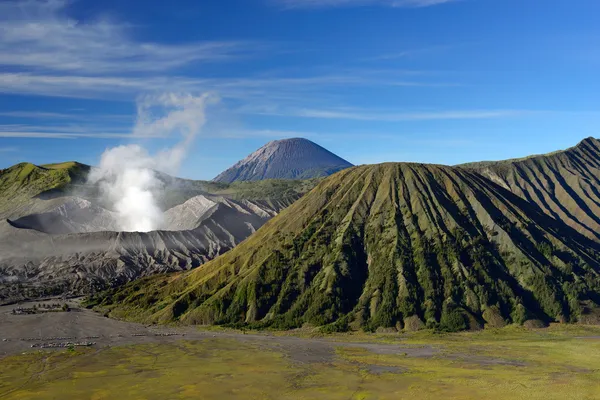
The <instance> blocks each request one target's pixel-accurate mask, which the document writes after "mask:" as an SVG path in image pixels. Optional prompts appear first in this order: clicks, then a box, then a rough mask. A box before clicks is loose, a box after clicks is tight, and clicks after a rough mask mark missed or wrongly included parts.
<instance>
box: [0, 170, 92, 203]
mask: <svg viewBox="0 0 600 400" xmlns="http://www.w3.org/2000/svg"><path fill="white" fill-rule="evenodd" d="M88 171H89V167H88V166H87V165H84V164H79V163H76V162H66V163H61V164H51V165H46V166H37V165H34V164H31V163H21V164H17V165H14V166H12V167H10V168H7V169H3V170H0V214H3V213H5V212H7V211H9V210H10V209H12V208H15V207H18V206H20V205H22V204H23V203H26V202H27V201H28V200H30V199H31V198H32V197H35V196H38V195H40V194H42V193H44V192H47V191H50V190H59V189H62V188H65V187H67V186H68V185H69V184H71V183H75V182H82V181H84V180H85V177H86V176H87V172H88Z"/></svg>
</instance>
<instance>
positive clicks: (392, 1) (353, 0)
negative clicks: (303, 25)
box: [273, 0, 459, 9]
mask: <svg viewBox="0 0 600 400" xmlns="http://www.w3.org/2000/svg"><path fill="white" fill-rule="evenodd" d="M456 1H459V0H273V2H274V3H276V4H277V5H279V6H281V7H283V8H285V9H303V8H308V9H310V8H341V7H364V6H381V7H392V8H423V7H431V6H436V5H441V4H446V3H452V2H456Z"/></svg>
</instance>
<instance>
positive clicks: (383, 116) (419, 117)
mask: <svg viewBox="0 0 600 400" xmlns="http://www.w3.org/2000/svg"><path fill="white" fill-rule="evenodd" d="M242 112H245V113H248V114H258V115H273V116H281V117H300V118H315V119H342V120H356V121H380V122H401V121H432V120H465V119H491V118H505V117H517V116H522V115H526V114H529V113H531V111H528V110H451V111H432V112H399V113H377V112H366V111H364V110H346V109H344V110H313V109H288V110H285V109H284V110H279V109H277V108H275V109H263V110H260V109H256V110H254V111H252V110H251V109H245V110H242Z"/></svg>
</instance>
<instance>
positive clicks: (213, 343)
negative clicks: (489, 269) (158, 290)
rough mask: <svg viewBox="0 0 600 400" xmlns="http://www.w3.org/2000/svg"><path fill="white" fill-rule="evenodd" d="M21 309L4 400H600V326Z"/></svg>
mask: <svg viewBox="0 0 600 400" xmlns="http://www.w3.org/2000/svg"><path fill="white" fill-rule="evenodd" d="M56 302H57V301H52V300H50V301H49V303H56ZM33 304H34V303H31V304H23V305H20V306H24V307H27V306H32V305H33ZM35 304H39V302H36V303H35ZM15 307H16V306H3V307H0V398H2V399H53V398H60V399H88V398H89V399H91V398H93V399H130V398H131V399H171V398H173V399H176V398H199V399H213V398H214V399H228V398H232V399H403V398H412V399H438V398H445V399H482V398H483V399H486V398H489V399H527V400H532V399H598V398H600V395H599V394H598V393H600V340H599V339H598V337H599V336H600V329H599V328H596V327H580V326H553V327H551V328H549V329H544V330H526V329H523V328H520V327H507V328H503V329H497V330H484V331H481V332H465V333H458V334H445V335H439V334H434V333H432V332H420V333H415V334H402V335H400V334H393V335H369V334H358V333H355V334H345V335H334V336H326V337H311V335H310V334H309V333H308V332H306V331H304V332H302V331H300V332H293V333H289V332H287V333H265V332H254V333H248V334H244V333H243V332H235V331H225V330H214V329H211V330H201V329H199V328H196V327H182V328H179V327H178V328H171V327H155V326H144V325H140V324H133V323H128V322H122V321H116V320H112V319H108V318H105V317H103V316H102V315H100V314H97V313H94V312H92V311H90V310H86V309H78V305H77V302H76V301H75V302H72V303H71V307H73V308H74V310H72V311H71V312H56V313H47V314H36V315H12V314H11V310H12V309H13V308H15ZM83 342H91V343H94V344H93V345H91V346H89V347H76V348H59V349H40V348H39V346H40V345H43V344H49V343H54V344H57V343H58V344H63V345H65V346H66V344H67V343H83ZM32 346H34V347H32Z"/></svg>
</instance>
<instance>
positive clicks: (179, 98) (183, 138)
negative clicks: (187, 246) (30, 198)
mask: <svg viewBox="0 0 600 400" xmlns="http://www.w3.org/2000/svg"><path fill="white" fill-rule="evenodd" d="M213 100H214V97H213V96H212V95H202V96H192V95H189V94H186V95H179V94H163V95H159V96H145V97H143V98H140V100H139V101H138V107H137V113H138V115H137V122H136V125H135V127H134V129H133V137H136V136H144V137H148V136H154V137H177V138H179V141H178V143H177V144H176V145H175V146H173V147H171V148H166V149H163V150H161V151H159V152H158V153H156V154H154V155H151V154H150V153H149V152H148V151H147V150H146V149H144V148H143V147H141V146H139V145H135V144H132V145H125V146H118V147H114V148H112V149H108V150H106V151H105V152H104V154H102V158H101V160H100V165H99V167H98V168H96V169H94V170H93V171H92V172H91V173H90V176H89V178H88V181H89V183H91V184H98V185H99V188H100V193H101V196H102V197H103V200H104V201H105V202H107V203H108V204H110V205H111V207H112V208H113V209H114V210H115V211H116V212H117V213H118V215H119V226H120V229H121V230H123V231H127V232H148V231H152V230H156V229H160V228H161V227H162V222H163V221H162V216H163V213H162V210H161V209H160V207H159V206H158V204H157V199H156V193H157V191H158V190H160V187H161V181H160V180H159V179H158V178H157V176H156V173H155V171H162V172H166V173H169V174H175V173H177V171H178V170H179V167H180V166H181V163H182V162H183V160H184V159H185V157H186V155H187V151H188V149H189V147H190V145H191V144H192V142H193V141H194V139H195V138H196V137H197V136H198V134H199V133H200V131H201V129H202V126H203V125H204V123H205V121H206V106H207V105H208V104H210V103H211V102H212V101H213Z"/></svg>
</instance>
